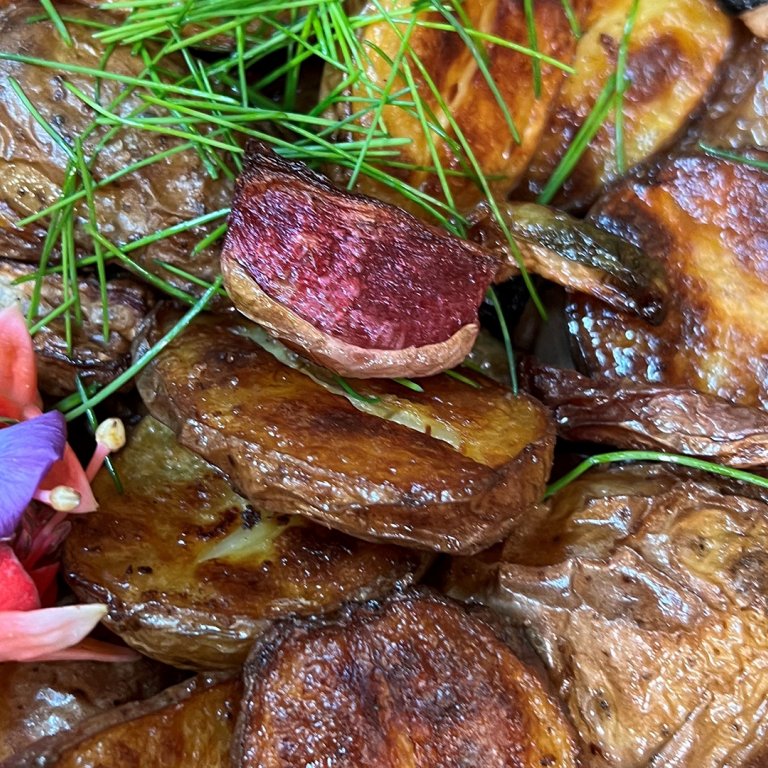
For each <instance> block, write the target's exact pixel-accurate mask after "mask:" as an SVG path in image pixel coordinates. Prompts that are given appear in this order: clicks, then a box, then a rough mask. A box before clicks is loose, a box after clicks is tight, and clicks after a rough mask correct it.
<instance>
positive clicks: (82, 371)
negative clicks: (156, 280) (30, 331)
mask: <svg viewBox="0 0 768 768" xmlns="http://www.w3.org/2000/svg"><path fill="white" fill-rule="evenodd" d="M34 271H35V267H33V266H32V265H31V264H26V263H22V262H19V261H11V260H10V259H0V308H2V307H6V306H10V305H11V304H14V303H15V304H18V306H19V308H20V309H21V311H22V312H24V313H25V314H26V313H27V311H28V308H29V305H30V302H31V300H32V295H33V292H34V290H35V280H34V279H33V280H28V281H25V282H17V281H18V280H20V279H22V278H25V277H29V276H31V275H32V274H33V273H34ZM77 288H78V292H79V298H80V309H81V312H82V318H83V322H82V324H81V325H78V324H77V323H73V324H72V349H71V350H67V339H66V332H65V323H64V320H63V318H61V317H59V318H55V319H53V320H50V321H49V322H48V323H46V325H45V327H44V328H41V329H40V330H39V331H38V332H37V333H35V335H34V336H33V337H32V343H33V344H34V345H35V355H36V360H37V375H38V380H39V384H40V389H41V390H42V391H43V392H44V393H45V394H47V395H55V396H63V395H68V394H71V393H72V391H73V390H74V389H75V375H79V376H80V378H81V380H82V382H83V384H89V383H97V384H106V383H107V382H109V381H111V380H112V379H114V378H115V377H116V376H119V375H120V374H121V373H122V372H123V371H124V370H125V369H126V368H127V367H128V366H129V365H130V364H131V342H132V341H133V339H134V336H135V335H136V328H137V326H138V324H139V323H140V322H141V320H143V319H144V318H145V317H146V316H147V314H148V312H149V310H150V308H151V307H152V305H153V304H154V298H153V296H152V293H151V291H150V290H149V288H148V287H146V286H145V285H142V284H141V283H139V282H137V281H136V280H133V279H131V278H128V277H125V276H123V277H115V278H113V279H110V280H108V281H107V284H106V290H107V300H108V302H109V342H108V344H104V340H103V339H104V323H103V310H102V301H101V291H100V287H99V283H98V280H97V279H96V278H94V277H91V278H81V279H80V280H79V281H78V284H77ZM63 300H64V288H63V285H62V280H61V276H60V275H47V276H46V277H45V278H44V279H43V281H42V287H41V291H40V304H39V311H38V319H41V318H43V317H45V316H46V315H47V314H48V313H49V312H51V311H52V310H54V309H55V308H56V307H58V306H59V305H60V304H61V303H62V302H63Z"/></svg>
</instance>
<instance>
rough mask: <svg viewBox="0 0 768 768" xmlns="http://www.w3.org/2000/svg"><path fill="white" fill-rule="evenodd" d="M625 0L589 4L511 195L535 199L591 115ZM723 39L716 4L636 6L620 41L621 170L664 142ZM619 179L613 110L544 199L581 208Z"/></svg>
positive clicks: (719, 54)
mask: <svg viewBox="0 0 768 768" xmlns="http://www.w3.org/2000/svg"><path fill="white" fill-rule="evenodd" d="M631 7H632V0H595V2H593V3H592V6H591V9H590V11H589V16H588V18H587V20H586V22H585V24H584V34H583V35H582V36H581V38H580V39H579V43H578V47H577V49H576V56H575V63H574V66H575V68H576V74H575V75H571V76H570V77H568V78H567V80H566V81H565V83H564V85H563V87H562V89H561V91H560V94H559V96H558V98H557V99H556V103H555V105H554V107H553V113H552V118H551V119H550V120H549V122H548V124H547V127H546V130H545V131H544V135H543V137H542V139H541V142H540V144H539V146H538V147H537V149H536V152H535V154H534V155H533V157H532V159H531V163H530V167H529V168H528V171H527V173H526V175H525V177H524V178H523V180H522V182H521V184H520V186H519V187H518V189H517V190H516V191H515V196H516V197H519V198H526V199H535V198H536V196H537V195H539V194H540V193H541V192H542V190H543V189H544V188H545V185H546V184H547V182H548V180H549V179H550V177H551V176H552V173H553V171H554V170H555V168H556V167H557V166H558V164H559V163H560V161H561V159H562V158H563V156H564V155H565V153H566V151H567V150H568V147H569V146H570V145H571V143H572V141H573V139H574V137H575V136H576V134H577V132H578V131H579V129H580V128H581V127H582V125H583V124H584V123H585V121H586V120H587V118H588V117H589V116H590V114H591V113H592V111H593V108H594V106H595V103H596V101H597V99H598V97H599V95H600V93H601V91H602V89H603V88H604V87H605V84H606V82H607V81H608V78H609V77H611V76H612V73H614V72H615V71H616V63H617V57H618V52H619V47H620V45H621V40H622V38H623V36H624V29H625V25H626V22H627V18H628V17H629V14H630V11H631ZM730 37H731V22H730V20H729V19H728V17H727V16H726V15H725V14H724V13H723V12H722V11H721V10H720V8H719V7H718V4H717V2H716V0H680V1H679V2H675V3H669V2H667V0H643V2H641V3H640V4H639V7H638V11H637V17H636V20H635V24H634V28H633V29H632V32H631V36H630V38H629V43H628V56H627V63H626V75H627V78H628V80H629V86H628V88H627V90H626V93H625V94H624V98H623V112H624V141H623V145H624V154H625V160H626V167H628V168H631V167H632V166H633V165H634V164H635V163H638V162H640V161H641V160H643V159H645V158H647V157H649V156H650V155H652V154H653V153H654V152H655V151H657V150H659V149H661V148H662V147H664V146H666V145H669V144H670V143H671V141H672V140H673V139H674V138H675V137H676V136H677V135H678V133H679V132H680V130H681V129H682V128H683V126H684V125H685V123H686V121H687V120H688V117H689V115H690V114H691V112H693V110H694V109H695V108H696V106H697V105H698V104H699V102H701V101H702V99H703V98H704V96H705V95H706V93H707V92H708V91H709V89H710V87H711V86H712V85H713V83H714V81H715V77H716V74H717V71H718V65H719V64H720V62H721V61H722V59H723V57H724V56H725V54H726V52H727V50H728V46H729V42H730ZM618 175H620V171H619V167H618V164H617V147H616V122H615V112H614V111H613V110H611V111H609V113H608V114H607V115H606V116H605V119H604V120H603V122H602V124H601V126H600V129H599V130H598V132H597V134H596V136H595V138H594V139H593V140H592V142H591V143H590V144H589V146H588V147H587V149H586V151H585V152H584V154H583V155H582V156H581V159H580V160H579V162H578V164H577V165H576V168H575V170H574V171H573V172H572V173H571V175H570V176H569V177H568V179H567V181H566V182H565V184H564V185H563V186H562V189H561V191H560V193H559V194H558V195H557V196H556V197H555V198H554V199H553V201H552V202H553V203H554V204H555V205H557V206H558V207H561V208H567V209H571V210H573V209H576V210H583V209H584V208H586V207H587V206H588V205H589V204H590V203H591V202H593V201H594V200H595V198H596V197H597V196H598V194H599V193H600V192H601V190H602V189H603V187H604V186H605V185H606V184H607V183H608V182H610V181H612V180H613V179H615V178H616V177H617V176H618Z"/></svg>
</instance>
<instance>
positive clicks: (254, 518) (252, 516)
mask: <svg viewBox="0 0 768 768" xmlns="http://www.w3.org/2000/svg"><path fill="white" fill-rule="evenodd" d="M230 458H231V457H230ZM240 518H241V520H242V521H243V528H247V529H248V530H250V529H251V528H253V527H254V526H255V525H258V524H259V523H260V522H261V512H259V510H258V509H254V508H253V507H252V506H251V505H250V504H248V505H247V506H246V507H245V509H244V510H243V511H242V512H241V513H240Z"/></svg>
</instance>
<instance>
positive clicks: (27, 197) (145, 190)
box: [0, 0, 232, 292]
mask: <svg viewBox="0 0 768 768" xmlns="http://www.w3.org/2000/svg"><path fill="white" fill-rule="evenodd" d="M57 9H58V10H59V13H60V14H61V15H62V16H69V17H76V18H78V19H80V20H82V21H84V22H86V23H87V22H96V23H97V24H105V25H107V26H109V25H111V24H113V23H115V18H114V16H113V15H112V14H110V13H105V12H103V11H99V10H96V9H94V8H87V7H83V6H79V5H69V4H67V3H57ZM30 16H37V17H38V18H39V17H40V6H39V4H38V3H36V2H33V0H19V1H18V2H6V3H0V40H2V44H1V47H2V50H3V52H7V53H11V54H21V55H25V56H31V57H38V58H41V59H46V60H51V61H60V62H65V63H74V64H77V65H80V66H84V67H91V68H93V69H97V70H98V69H100V68H102V67H103V66H104V62H103V59H104V55H105V53H106V48H105V47H104V46H102V45H101V44H100V43H99V42H98V41H97V40H95V39H94V38H93V36H92V32H93V30H92V28H91V27H90V26H87V25H85V26H84V25H81V24H70V25H69V32H70V35H71V37H72V39H73V42H74V44H73V46H72V47H69V46H68V45H67V44H66V43H65V42H64V41H63V40H62V39H61V36H60V35H59V34H58V33H57V32H56V30H55V28H54V26H53V24H51V22H50V21H48V20H44V21H39V22H35V23H28V21H27V20H28V18H29V17H30ZM162 66H164V67H168V68H169V69H171V70H172V69H174V68H175V67H177V66H178V64H177V62H176V61H174V60H173V58H172V57H170V58H168V59H164V60H163V62H162ZM144 67H145V63H144V60H143V59H142V58H141V56H138V55H137V56H133V55H131V52H130V50H129V49H128V48H125V47H117V48H115V49H114V51H112V52H111V54H110V55H109V57H108V60H107V63H106V68H107V69H108V70H110V71H113V72H116V73H119V74H123V75H128V76H132V77H138V76H140V74H141V72H142V71H143V70H144ZM11 77H13V78H15V79H16V80H17V81H18V83H19V84H20V86H21V88H22V89H23V91H24V92H25V93H26V94H28V95H29V96H30V98H32V99H33V101H34V103H35V107H36V108H37V109H38V110H39V111H40V113H41V114H42V116H43V119H44V120H46V121H47V122H48V123H50V124H52V125H55V126H56V127H57V130H58V131H59V133H60V134H61V135H62V136H63V138H64V140H65V141H72V142H73V141H74V139H75V138H76V137H77V136H80V135H83V134H84V132H85V130H86V128H87V127H88V126H90V125H91V123H92V121H93V120H94V118H95V117H96V115H95V113H94V112H92V111H91V110H89V109H88V108H86V107H84V105H83V103H82V102H81V101H80V100H79V99H78V98H76V97H75V96H74V95H73V94H71V93H70V92H69V91H68V90H67V89H66V88H64V87H63V85H62V75H61V73H57V72H56V71H55V70H51V69H46V68H42V67H35V66H33V65H26V64H21V63H16V62H11V61H2V62H0V126H2V133H3V137H4V138H3V153H2V158H0V255H2V256H3V257H8V258H15V259H19V260H25V261H30V262H33V263H35V264H37V262H38V261H39V258H40V253H41V249H42V245H43V242H44V238H45V236H46V232H47V229H48V225H49V222H48V221H47V220H41V221H38V222H36V223H34V224H30V225H29V226H27V227H25V228H23V229H18V228H16V227H15V223H16V222H17V221H19V220H20V219H21V218H24V217H26V216H28V215H31V214H33V213H36V212H38V211H39V210H41V209H42V208H44V207H47V206H48V205H50V204H52V203H54V202H55V201H56V200H58V199H59V197H60V193H61V185H62V184H63V182H64V177H65V171H66V168H67V163H68V162H69V158H68V156H67V155H66V154H65V153H64V152H63V151H62V150H61V148H60V147H59V146H58V145H57V144H56V143H55V142H53V141H51V140H50V139H49V138H48V136H47V135H46V134H45V132H44V131H42V130H40V129H39V126H38V125H37V123H36V122H35V120H33V119H31V118H30V115H29V112H28V110H27V109H26V107H25V106H24V105H23V104H22V103H21V101H20V100H19V98H18V96H17V95H16V94H15V93H14V91H13V90H12V88H11V86H10V78H11ZM66 81H67V83H70V84H72V85H74V86H76V87H77V88H79V89H80V90H81V91H83V92H84V93H93V91H94V88H95V86H96V84H95V80H94V79H93V78H92V77H90V76H88V75H83V74H78V73H71V72H70V73H67V74H66ZM123 90H124V88H123V86H122V85H121V84H120V83H117V82H113V81H110V80H102V81H101V83H100V91H99V92H100V98H101V102H102V103H103V104H106V105H108V104H110V103H111V102H112V101H113V100H114V99H116V97H117V96H118V95H119V94H120V93H121V92H122V91H123ZM140 106H142V102H141V101H140V99H139V98H138V97H137V96H128V97H127V98H123V99H122V100H121V102H120V107H119V111H120V114H121V115H124V116H125V115H128V114H129V113H130V112H131V111H132V110H134V109H137V108H138V107H140ZM108 130H109V128H107V127H100V128H97V129H96V130H95V131H93V132H92V133H90V135H89V137H88V138H87V139H86V140H85V141H84V146H83V152H84V154H85V156H86V157H90V156H91V154H92V153H94V152H95V150H96V146H97V145H98V143H99V142H100V141H101V140H102V139H103V138H104V136H105V134H106V133H107V131H108ZM182 142H183V140H182V139H175V138H173V137H169V136H166V135H161V134H158V133H153V132H151V131H142V130H139V129H136V128H127V127H126V128H121V129H120V130H119V131H118V132H117V133H116V134H115V135H114V137H113V138H112V140H111V141H109V142H107V143H106V145H105V146H104V148H103V149H101V150H100V151H99V152H98V156H97V157H96V159H95V160H94V161H93V163H92V166H91V171H92V175H93V177H94V179H95V180H101V179H104V178H106V177H108V176H110V175H112V174H113V173H115V172H118V171H121V170H123V169H125V168H126V167H127V166H129V165H131V164H133V163H135V162H137V161H138V160H140V159H142V158H146V157H151V156H152V155H155V154H157V153H159V152H162V151H164V150H168V149H171V148H172V147H174V146H177V145H179V144H181V143H182ZM231 192H232V190H231V185H230V183H229V181H228V180H226V179H224V178H223V177H222V179H220V180H214V179H212V178H211V177H210V175H209V174H208V172H207V170H206V168H205V166H204V164H203V162H202V160H201V158H200V157H199V155H198V153H197V152H196V151H195V150H194V149H187V150H185V151H183V152H178V153H176V154H174V155H172V156H170V157H168V158H166V159H164V160H163V161H162V162H155V163H151V164H150V165H148V166H146V167H144V168H142V169H140V170H138V171H134V172H132V173H130V174H127V175H125V176H123V177H122V178H120V179H119V180H118V181H116V182H114V183H113V184H109V185H107V186H104V187H99V188H97V189H95V191H94V197H95V202H96V206H95V208H96V224H97V226H98V228H99V230H100V231H101V233H102V234H103V235H104V236H105V237H107V238H108V239H109V240H110V241H112V242H113V243H115V244H117V245H123V244H127V243H129V242H131V241H133V240H136V239H138V238H141V237H143V236H145V235H150V234H152V233H155V232H157V231H160V230H163V229H166V228H167V227H170V226H173V225H176V224H179V223H180V222H184V221H188V220H191V219H194V218H196V217H198V216H200V215H202V214H204V213H207V212H212V211H216V210H219V209H223V208H226V207H227V206H228V204H229V198H230V196H231ZM74 218H75V246H76V250H77V252H78V255H87V254H90V253H93V244H92V242H91V239H90V237H89V236H88V235H87V233H86V232H85V230H84V229H83V227H82V224H83V223H84V222H86V221H88V216H87V214H86V207H85V203H84V202H83V203H82V204H80V206H79V207H77V206H76V209H75V213H74ZM214 226H216V224H208V225H205V226H200V227H195V228H194V229H192V230H188V231H185V232H179V233H177V234H175V235H173V236H171V237H167V238H163V239H161V240H159V241H158V242H156V243H154V244H151V245H148V246H147V247H146V248H142V249H138V250H134V251H132V252H131V254H130V255H131V258H132V259H134V260H135V261H136V262H138V263H139V264H140V265H141V266H143V267H144V268H145V269H147V270H149V271H150V272H154V273H156V274H158V275H159V276H160V277H162V278H163V279H164V280H167V281H169V282H171V283H175V284H177V285H180V286H182V287H183V288H184V289H186V290H189V291H190V292H196V291H200V288H199V287H196V286H194V285H192V284H190V283H188V282H187V281H184V280H182V279H181V278H178V277H176V276H175V275H173V274H171V273H170V272H168V271H167V270H165V269H163V268H162V267H161V266H158V264H156V263H155V259H159V260H160V261H163V262H168V263H171V264H173V265H175V266H178V267H181V268H182V269H184V270H186V271H188V272H191V273H192V274H194V275H197V276H198V277H201V278H203V279H205V280H209V281H211V280H213V279H214V278H215V276H216V274H217V273H218V249H216V248H208V249H206V250H205V251H202V252H200V253H199V254H196V255H195V256H194V257H192V256H190V253H191V251H192V249H193V247H194V246H195V244H196V243H197V242H198V241H199V240H200V239H202V238H203V237H204V236H205V235H207V234H208V233H209V232H210V231H212V229H213V227H214ZM58 255H59V254H58V253H57V252H56V251H54V253H53V254H52V259H54V260H55V259H56V258H58Z"/></svg>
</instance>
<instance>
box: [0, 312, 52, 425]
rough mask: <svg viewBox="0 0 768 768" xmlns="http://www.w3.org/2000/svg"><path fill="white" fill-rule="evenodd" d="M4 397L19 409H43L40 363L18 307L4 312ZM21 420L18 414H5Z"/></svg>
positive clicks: (0, 331) (0, 318)
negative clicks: (32, 407) (38, 367)
mask: <svg viewBox="0 0 768 768" xmlns="http://www.w3.org/2000/svg"><path fill="white" fill-rule="evenodd" d="M0 395H1V396H2V397H3V398H4V399H5V400H10V401H13V402H15V403H16V404H17V405H18V406H19V407H21V408H23V407H24V406H25V405H31V404H34V405H36V406H37V407H38V408H39V407H40V406H41V405H42V403H41V401H40V395H39V393H38V391H37V363H36V362H35V350H34V347H33V346H32V337H31V336H30V335H29V331H28V330H27V323H26V321H25V320H24V315H22V314H21V311H20V310H19V308H18V307H17V306H16V305H15V304H14V305H13V306H10V307H7V308H6V309H3V310H0ZM2 415H6V416H10V417H11V418H18V416H17V415H14V414H2Z"/></svg>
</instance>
